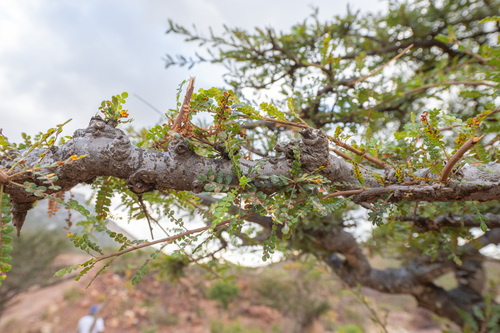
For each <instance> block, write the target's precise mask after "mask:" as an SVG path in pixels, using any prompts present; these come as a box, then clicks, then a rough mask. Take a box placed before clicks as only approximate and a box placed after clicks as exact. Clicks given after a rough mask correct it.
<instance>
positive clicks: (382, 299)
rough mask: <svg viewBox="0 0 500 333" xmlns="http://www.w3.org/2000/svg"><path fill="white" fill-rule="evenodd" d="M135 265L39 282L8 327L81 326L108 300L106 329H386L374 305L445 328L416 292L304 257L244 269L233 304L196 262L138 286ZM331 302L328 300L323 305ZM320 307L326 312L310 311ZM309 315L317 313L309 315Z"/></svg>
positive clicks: (253, 332) (215, 332)
mask: <svg viewBox="0 0 500 333" xmlns="http://www.w3.org/2000/svg"><path fill="white" fill-rule="evenodd" d="M62 259H64V261H66V262H68V263H70V264H74V263H76V262H82V261H83V260H84V259H85V258H84V257H82V256H81V255H70V256H66V257H65V258H62ZM134 265H135V263H134V264H131V263H127V264H121V265H118V266H117V267H115V269H112V270H110V271H109V272H107V273H105V274H104V275H102V276H100V277H98V278H97V279H96V280H95V281H94V282H93V284H92V285H91V286H90V287H88V288H86V285H87V283H88V282H89V281H90V278H91V277H90V276H89V277H86V278H84V279H83V280H82V281H79V282H75V281H73V280H72V279H67V280H63V281H62V282H60V283H58V284H56V285H53V286H50V287H46V288H39V289H36V288H32V289H31V290H30V291H29V292H27V293H24V294H21V295H19V296H17V297H16V298H15V299H14V300H13V301H12V302H11V303H10V304H9V306H8V309H7V311H6V312H5V313H4V314H3V316H2V317H1V318H0V331H1V332H14V333H28V332H43V333H59V332H75V331H76V324H77V322H78V319H79V318H80V317H82V316H84V315H85V314H86V313H87V312H88V310H89V308H90V307H91V306H92V305H94V304H102V309H101V310H100V313H99V315H100V316H102V317H103V318H104V320H105V324H106V333H119V332H134V333H135V332H137V333H139V332H141V333H142V332H144V333H145V332H150V333H154V332H157V333H160V332H169V333H177V332H178V333H181V332H191V333H198V332H199V333H219V332H222V333H233V332H234V333H236V332H238V333H264V332H292V333H293V332H307V333H327V332H346V333H348V332H352V333H356V332H380V331H381V328H380V326H379V325H376V324H374V322H373V321H372V320H370V313H371V312H372V311H376V312H377V314H378V317H379V319H380V320H381V321H386V322H387V324H386V327H387V329H388V331H389V332H416V333H424V332H425V333H437V332H441V329H440V327H439V325H438V324H437V323H436V322H435V321H434V320H433V319H432V316H431V315H430V314H429V313H427V312H426V311H424V310H420V309H417V308H416V307H415V304H414V302H413V301H412V299H411V298H405V297H399V296H387V295H381V294H378V293H375V292H373V291H362V293H360V294H357V293H356V292H352V291H349V290H346V289H344V288H342V286H341V285H340V284H339V283H338V282H336V281H332V279H331V276H330V275H326V274H324V273H325V272H322V271H321V269H317V268H314V269H310V267H304V266H303V265H302V264H299V263H286V264H279V265H275V266H273V267H266V268H256V269H238V271H237V272H235V273H237V274H235V275H237V276H238V278H236V279H235V280H232V281H230V282H229V283H230V284H232V285H235V286H236V287H237V288H236V289H237V290H238V293H239V295H238V296H236V298H234V299H233V300H231V301H230V302H229V303H228V306H227V309H224V308H223V304H222V303H221V302H220V295H219V298H217V297H215V299H209V298H208V296H207V291H208V290H209V289H210V288H211V286H212V285H213V284H214V283H216V281H217V279H215V278H214V277H213V276H210V274H209V273H207V272H206V271H204V270H202V269H201V268H200V267H194V268H189V269H188V271H187V272H186V273H187V274H186V276H184V277H182V278H180V279H179V280H178V281H176V282H169V281H167V280H165V279H163V280H161V279H158V278H157V274H153V273H151V274H146V275H145V277H144V278H143V280H142V281H141V282H140V284H139V285H136V286H132V284H131V282H130V281H131V276H132V275H133V274H134V273H135V267H134ZM304 281H305V282H304ZM223 286H224V284H223ZM266 288H268V289H266ZM221 293H223V291H222V292H221ZM366 295H368V297H366V298H365V296H366ZM212 298H213V297H212ZM363 300H364V301H363ZM375 300H377V302H375ZM364 302H366V303H367V304H368V306H369V308H368V307H367V306H366V305H364V304H363V303H364ZM323 303H324V304H327V305H326V306H324V307H322V306H323V305H322V304H323ZM315 307H317V308H318V309H319V310H318V311H317V313H318V314H317V315H314V314H312V315H311V314H309V315H307V313H308V312H309V310H310V309H312V308H315ZM304 314H306V315H304ZM307 316H309V317H310V318H309V320H307V319H304V318H306V317H307ZM301 323H302V324H301Z"/></svg>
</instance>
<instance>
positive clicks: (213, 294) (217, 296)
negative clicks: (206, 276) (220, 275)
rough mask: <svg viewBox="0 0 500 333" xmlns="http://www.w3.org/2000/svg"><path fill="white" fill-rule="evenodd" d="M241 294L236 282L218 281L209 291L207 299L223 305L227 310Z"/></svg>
mask: <svg viewBox="0 0 500 333" xmlns="http://www.w3.org/2000/svg"><path fill="white" fill-rule="evenodd" d="M239 294H240V289H239V288H238V286H237V285H236V284H235V283H234V281H223V280H219V281H216V282H215V283H214V284H212V285H211V286H210V288H208V290H207V297H208V298H209V299H213V300H216V301H218V302H220V303H221V305H222V307H223V308H224V309H227V307H228V305H229V303H230V302H231V301H232V300H234V299H235V298H236V297H237V296H238V295H239Z"/></svg>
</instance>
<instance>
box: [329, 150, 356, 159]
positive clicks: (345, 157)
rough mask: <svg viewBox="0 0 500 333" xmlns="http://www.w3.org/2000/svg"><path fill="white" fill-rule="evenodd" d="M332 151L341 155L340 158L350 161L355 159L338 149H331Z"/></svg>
mask: <svg viewBox="0 0 500 333" xmlns="http://www.w3.org/2000/svg"><path fill="white" fill-rule="evenodd" d="M330 150H331V151H333V152H334V153H335V154H337V155H339V156H340V157H342V158H343V159H346V160H348V161H352V160H353V158H352V157H350V156H349V155H347V154H344V153H343V152H341V151H340V150H338V149H335V148H330Z"/></svg>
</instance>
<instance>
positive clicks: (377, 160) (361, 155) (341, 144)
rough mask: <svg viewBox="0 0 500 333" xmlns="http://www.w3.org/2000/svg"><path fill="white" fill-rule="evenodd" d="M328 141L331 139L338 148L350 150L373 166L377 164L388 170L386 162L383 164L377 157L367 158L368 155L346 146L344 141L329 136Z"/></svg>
mask: <svg viewBox="0 0 500 333" xmlns="http://www.w3.org/2000/svg"><path fill="white" fill-rule="evenodd" d="M328 139H330V141H332V142H333V143H335V144H336V145H337V146H340V147H342V148H345V149H347V150H349V151H350V152H352V153H354V154H356V155H358V156H360V157H362V158H364V159H365V160H367V161H370V162H372V163H373V164H376V165H378V166H379V167H382V168H384V169H385V168H387V167H388V165H387V164H386V163H384V162H382V161H381V160H379V159H377V158H375V157H371V156H367V155H366V153H363V152H362V151H359V150H357V149H356V148H354V147H352V146H350V145H348V144H346V143H343V142H342V141H340V140H339V139H335V138H334V137H332V136H330V135H328Z"/></svg>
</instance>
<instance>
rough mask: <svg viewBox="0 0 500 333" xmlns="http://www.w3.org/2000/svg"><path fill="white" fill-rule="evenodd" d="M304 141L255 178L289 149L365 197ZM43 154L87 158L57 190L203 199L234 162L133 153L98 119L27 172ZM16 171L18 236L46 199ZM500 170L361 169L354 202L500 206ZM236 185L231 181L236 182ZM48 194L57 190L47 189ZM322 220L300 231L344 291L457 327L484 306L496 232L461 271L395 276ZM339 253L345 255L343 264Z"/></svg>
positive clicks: (286, 161) (419, 265)
mask: <svg viewBox="0 0 500 333" xmlns="http://www.w3.org/2000/svg"><path fill="white" fill-rule="evenodd" d="M302 136H303V138H302V140H300V141H294V142H291V143H288V144H284V145H280V146H278V147H276V150H277V151H278V152H282V153H283V155H284V156H283V157H279V158H265V163H262V164H261V167H260V168H259V174H260V175H262V176H270V175H278V174H281V175H285V176H289V174H290V166H291V162H292V160H293V149H294V147H296V146H297V145H298V146H299V147H300V150H301V163H302V167H303V169H304V171H308V172H312V171H313V170H315V169H317V168H319V167H321V166H323V167H324V169H323V170H322V171H320V173H321V174H322V175H323V176H324V177H326V178H327V179H329V180H330V181H332V182H336V183H340V184H343V185H341V186H339V187H338V189H339V190H346V189H361V190H363V188H362V187H361V186H360V185H359V181H358V180H357V179H356V177H355V176H354V172H353V168H352V165H351V164H350V163H347V162H345V161H343V160H340V159H338V158H336V157H334V156H331V155H330V154H329V147H328V140H327V137H326V135H325V134H324V133H323V132H322V131H319V130H314V131H313V130H306V131H303V132H302ZM42 152H44V153H45V156H44V157H43V160H42V163H54V162H57V161H65V160H67V159H68V158H70V157H71V156H72V155H87V156H86V157H84V158H81V159H79V160H78V161H75V162H73V163H69V164H65V165H61V166H58V167H57V168H55V169H54V170H51V172H54V173H55V174H56V175H57V176H58V181H57V182H56V183H55V185H58V186H60V187H61V189H60V191H66V190H69V189H71V188H72V187H73V186H75V185H77V184H80V183H91V182H92V181H93V180H94V179H95V178H96V177H98V176H113V177H118V178H122V179H126V181H127V184H128V186H129V188H130V189H131V190H132V191H133V192H135V193H137V194H141V193H144V192H148V191H153V190H166V189H176V190H189V191H193V192H201V191H203V187H204V183H203V182H201V181H199V180H198V176H199V175H200V174H202V173H204V174H206V173H208V171H209V169H212V170H214V171H215V172H216V173H217V172H219V171H222V172H223V174H224V175H230V174H232V164H231V161H229V160H225V159H213V158H206V157H203V156H199V155H196V154H195V153H194V152H193V150H192V149H191V148H190V146H189V145H188V144H186V143H185V142H184V141H183V140H182V139H177V140H174V141H172V142H171V143H170V145H169V149H168V151H167V152H160V151H154V150H149V149H142V148H139V147H136V146H134V145H132V144H131V142H130V140H129V139H128V138H127V136H126V135H125V133H124V132H122V131H121V130H119V129H117V128H115V123H114V122H112V121H105V120H103V119H101V118H100V117H94V118H92V120H91V121H90V124H89V126H88V127H87V128H86V129H82V130H77V131H76V132H75V133H74V136H73V139H72V140H70V141H68V142H67V143H66V144H63V145H60V146H54V147H52V148H50V149H49V151H44V150H33V151H31V152H30V153H28V154H27V155H26V157H25V158H24V159H25V161H26V162H25V164H24V167H25V168H30V167H31V166H33V165H35V164H37V163H40V154H41V153H42ZM256 164H257V161H246V160H242V161H241V168H242V170H243V172H248V169H249V168H250V167H252V166H255V165H256ZM12 165H13V162H12V160H10V159H7V158H5V157H4V158H3V159H2V160H0V171H1V172H0V175H1V177H0V181H1V182H2V183H3V184H4V190H5V192H6V193H8V194H9V195H10V197H11V200H12V203H13V208H12V212H13V215H14V222H13V223H14V225H15V226H16V227H17V228H18V230H20V229H21V227H22V225H23V223H24V219H25V217H26V213H27V211H28V210H29V209H30V208H31V207H32V205H33V203H34V202H35V201H36V200H39V199H40V198H39V197H36V196H34V195H32V194H30V193H28V192H26V191H25V189H23V188H21V187H19V186H16V185H15V184H13V182H16V183H23V182H25V181H28V182H34V183H39V184H40V181H39V180H37V179H36V177H34V176H33V175H32V174H31V173H28V172H24V173H20V174H18V175H15V173H16V172H19V171H21V168H20V167H16V168H14V169H13V170H11V172H7V170H9V169H10V168H11V166H12ZM499 173H500V165H499V164H497V163H490V164H488V165H486V166H483V167H474V166H469V165H466V166H465V167H463V168H462V169H461V171H460V173H459V174H457V175H455V176H454V177H453V178H452V179H450V180H449V181H448V182H447V183H446V184H442V183H440V182H439V181H438V179H439V177H440V175H433V174H431V173H430V172H429V171H428V170H420V171H419V172H418V177H419V180H417V181H416V180H408V181H407V182H404V183H398V182H396V180H395V177H394V171H393V170H388V169H386V170H376V169H373V170H370V171H366V170H365V171H364V178H365V184H364V188H366V190H363V192H361V193H359V194H357V195H355V196H354V198H353V200H354V201H355V202H357V203H361V204H366V203H370V202H374V201H376V200H377V199H380V198H383V197H384V196H385V195H387V194H392V195H391V197H390V201H393V202H398V201H401V200H403V199H405V200H408V201H462V200H479V201H488V200H498V199H500V186H499V177H498V175H499ZM374 174H379V175H380V176H381V177H382V178H383V180H384V184H385V185H382V184H380V183H379V182H378V181H377V180H376V179H375V177H374ZM11 175H12V176H11ZM237 181H238V180H237V179H233V182H235V184H237ZM253 183H254V184H255V185H256V186H257V187H259V179H253ZM40 185H41V184H40ZM263 190H265V191H267V192H270V191H271V192H272V191H274V190H275V189H273V188H269V187H267V188H263ZM48 193H53V192H50V191H48ZM202 199H203V203H204V204H210V203H211V202H213V199H209V198H208V197H206V196H205V197H203V198H202ZM489 218H490V222H489V223H490V225H489V226H490V227H496V226H498V223H499V222H498V220H499V219H498V217H496V216H489ZM457 219H458V217H457V216H454V215H446V216H442V217H439V216H438V217H436V218H435V219H434V220H429V219H423V218H420V217H406V218H402V220H408V221H412V222H414V223H415V224H417V225H418V226H420V228H421V231H426V230H436V229H439V228H441V227H442V226H457V223H461V222H460V221H462V222H463V221H464V220H458V221H457ZM470 219H472V220H473V218H472V217H471V218H469V217H468V216H466V217H465V224H466V225H470V224H471V223H472V222H471V221H469V220H470ZM248 220H249V221H250V222H253V223H257V224H259V225H261V226H262V227H264V231H269V230H271V228H272V220H271V218H269V217H262V216H253V217H251V218H249V219H248ZM322 223H323V224H324V225H327V226H329V227H328V228H326V229H321V230H319V229H311V230H303V232H305V233H307V234H308V235H309V236H311V237H312V239H314V242H315V247H316V249H317V251H318V252H317V253H316V254H318V253H321V254H320V255H321V257H322V259H323V260H324V261H325V262H326V263H327V264H328V265H329V266H330V267H332V269H333V271H334V272H335V273H336V274H337V275H338V276H339V277H340V278H341V279H342V280H343V281H345V282H346V283H347V284H348V285H351V286H355V285H356V284H358V283H359V284H361V285H363V286H366V287H369V288H373V289H375V290H378V291H381V292H386V293H393V294H410V295H413V296H414V297H415V299H416V300H417V301H418V303H419V304H420V305H421V306H422V307H424V308H426V309H429V310H431V311H433V312H435V313H436V314H438V315H440V316H444V317H447V318H449V319H451V320H453V321H454V322H456V323H459V324H460V323H462V318H461V317H460V316H459V315H458V313H457V312H456V308H457V307H458V308H461V309H463V310H466V311H470V310H471V309H472V306H474V305H478V304H479V305H480V304H481V302H482V297H481V291H482V288H483V286H484V283H485V274H484V268H483V266H482V260H483V257H482V256H481V255H479V253H478V249H479V248H481V247H484V246H486V245H488V244H498V243H499V242H500V229H492V230H490V231H488V232H487V233H486V234H485V235H483V236H482V237H480V238H479V239H478V240H477V241H476V245H475V247H473V246H472V245H470V244H469V245H466V246H464V247H463V249H462V251H463V256H462V260H463V265H462V266H460V267H459V266H457V265H455V264H454V263H453V262H452V261H451V260H449V259H443V260H438V261H435V262H430V261H428V262H424V261H422V260H420V261H418V262H417V261H415V262H412V263H411V264H410V265H408V266H406V267H402V268H399V269H385V270H378V269H374V268H372V267H371V266H370V263H369V261H368V259H367V257H366V256H365V254H364V253H363V252H362V250H361V249H360V247H359V246H358V244H357V242H356V240H355V239H354V237H353V236H352V235H351V234H349V233H348V232H346V231H345V230H343V228H342V223H341V222H339V221H334V220H333V218H332V217H331V216H330V217H326V218H324V220H323V222H322ZM325 230H326V231H325ZM265 234H266V233H265V232H264V233H263V234H261V235H260V236H258V237H257V238H256V239H255V241H263V240H264V238H262V235H263V236H264V237H265ZM277 235H278V236H282V234H281V230H280V228H278V230H277ZM259 237H260V238H259ZM478 244H479V245H478ZM338 254H341V255H342V256H343V259H341V258H340V257H339V256H338ZM451 271H454V272H455V275H456V279H457V281H458V287H457V288H455V289H453V290H450V291H446V290H444V289H442V288H440V287H438V286H436V285H435V284H434V283H433V280H434V279H436V278H437V277H439V276H441V275H443V274H445V273H447V272H451Z"/></svg>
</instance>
